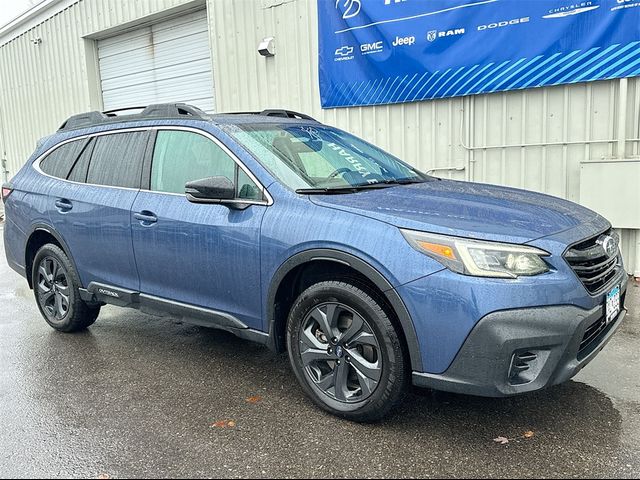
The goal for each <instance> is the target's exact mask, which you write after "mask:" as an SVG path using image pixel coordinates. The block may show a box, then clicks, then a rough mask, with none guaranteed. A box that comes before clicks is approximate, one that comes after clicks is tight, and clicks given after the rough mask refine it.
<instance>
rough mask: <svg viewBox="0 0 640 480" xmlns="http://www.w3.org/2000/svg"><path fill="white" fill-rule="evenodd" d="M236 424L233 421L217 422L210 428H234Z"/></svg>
mask: <svg viewBox="0 0 640 480" xmlns="http://www.w3.org/2000/svg"><path fill="white" fill-rule="evenodd" d="M235 426H236V422H234V421H233V420H219V421H217V422H215V423H212V424H211V428H235Z"/></svg>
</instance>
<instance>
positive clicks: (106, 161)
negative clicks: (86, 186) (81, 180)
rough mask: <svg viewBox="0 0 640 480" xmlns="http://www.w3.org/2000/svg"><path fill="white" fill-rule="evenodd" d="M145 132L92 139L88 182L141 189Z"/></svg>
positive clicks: (116, 134) (115, 134)
mask: <svg viewBox="0 0 640 480" xmlns="http://www.w3.org/2000/svg"><path fill="white" fill-rule="evenodd" d="M146 139H147V132H127V133H114V134H109V135H103V136H99V137H97V138H96V139H95V146H94V148H93V154H92V155H91V164H90V165H89V171H88V173H87V183H90V184H93V185H106V186H112V187H125V188H140V179H141V176H142V162H143V157H144V150H145V147H146Z"/></svg>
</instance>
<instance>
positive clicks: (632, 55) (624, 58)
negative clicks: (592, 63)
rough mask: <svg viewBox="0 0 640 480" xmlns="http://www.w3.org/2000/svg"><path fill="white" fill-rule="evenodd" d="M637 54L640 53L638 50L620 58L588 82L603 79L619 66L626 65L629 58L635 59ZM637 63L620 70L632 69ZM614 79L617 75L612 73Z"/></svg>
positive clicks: (639, 49)
mask: <svg viewBox="0 0 640 480" xmlns="http://www.w3.org/2000/svg"><path fill="white" fill-rule="evenodd" d="M638 53H640V48H636V49H635V50H634V51H633V52H631V53H629V54H628V55H625V56H624V57H622V58H621V59H620V60H618V61H617V62H616V63H614V64H613V65H609V66H608V67H607V68H605V69H604V70H603V71H601V72H600V73H599V74H598V75H596V76H595V77H593V78H590V79H589V80H598V79H600V78H603V77H604V76H605V75H606V74H607V73H609V72H610V71H611V70H614V69H616V68H618V67H619V66H620V65H622V64H624V63H626V62H627V61H628V60H630V59H631V58H633V57H635V56H636V55H638ZM637 63H638V61H636V62H635V63H631V65H628V64H627V65H626V66H624V67H623V68H622V71H625V70H627V69H628V68H632V67H634V66H635V65H637ZM613 76H614V78H615V77H617V76H618V74H615V73H614V75H613Z"/></svg>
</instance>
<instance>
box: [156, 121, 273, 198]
mask: <svg viewBox="0 0 640 480" xmlns="http://www.w3.org/2000/svg"><path fill="white" fill-rule="evenodd" d="M209 177H227V178H228V179H229V180H230V181H231V182H233V183H234V185H236V196H237V197H238V198H241V199H250V200H261V199H262V193H261V191H260V189H259V188H258V186H257V185H256V184H255V183H254V182H253V181H252V180H251V179H250V178H249V177H248V175H247V174H246V173H244V171H243V170H242V169H240V168H238V166H237V164H236V162H235V161H234V160H233V159H232V158H231V157H230V156H229V155H228V154H227V153H226V152H225V151H224V150H223V149H222V148H221V147H220V146H219V145H217V144H216V143H215V142H213V141H211V140H210V139H209V138H207V137H205V136H203V135H200V134H198V133H193V132H185V131H178V130H175V131H174V130H160V131H159V132H158V136H157V138H156V145H155V149H154V151H153V164H152V166H151V190H153V191H155V192H166V193H177V194H184V193H185V185H186V184H187V183H189V182H192V181H194V180H201V179H203V178H209Z"/></svg>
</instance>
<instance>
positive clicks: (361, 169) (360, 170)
mask: <svg viewBox="0 0 640 480" xmlns="http://www.w3.org/2000/svg"><path fill="white" fill-rule="evenodd" d="M327 147H329V148H330V149H332V150H333V151H335V152H338V155H340V156H341V157H342V158H344V159H345V160H346V161H347V162H349V163H350V164H351V165H352V166H353V168H355V169H356V171H357V172H358V173H359V174H360V175H362V176H363V177H364V178H365V180H367V182H368V183H378V180H376V179H373V178H371V179H367V177H368V176H369V175H372V173H371V172H370V171H369V170H367V168H366V167H365V166H364V165H362V164H361V163H360V162H359V161H358V160H357V159H356V158H354V157H353V156H352V155H350V154H349V153H347V151H346V150H345V149H344V148H342V147H341V146H340V145H336V144H335V143H333V142H332V143H328V144H327Z"/></svg>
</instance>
